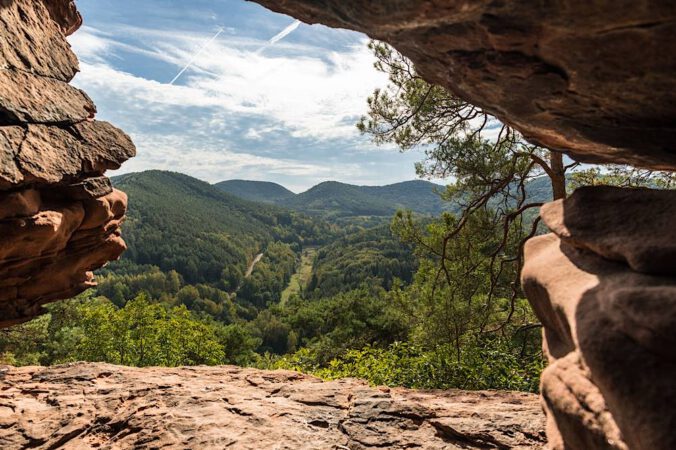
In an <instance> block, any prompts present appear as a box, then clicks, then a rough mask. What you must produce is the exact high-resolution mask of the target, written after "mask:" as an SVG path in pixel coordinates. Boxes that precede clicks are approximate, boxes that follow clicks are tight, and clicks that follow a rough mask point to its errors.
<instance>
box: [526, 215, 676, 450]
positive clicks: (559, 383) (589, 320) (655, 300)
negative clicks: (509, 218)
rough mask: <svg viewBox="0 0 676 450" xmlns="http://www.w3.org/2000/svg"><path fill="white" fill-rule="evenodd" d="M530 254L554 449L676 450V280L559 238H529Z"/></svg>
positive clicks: (530, 285) (530, 287)
mask: <svg viewBox="0 0 676 450" xmlns="http://www.w3.org/2000/svg"><path fill="white" fill-rule="evenodd" d="M618 206H621V205H618ZM603 225H604V224H603V223H599V226H600V227H603ZM610 232H612V231H610ZM525 257H526V264H525V266H524V268H523V272H522V280H523V286H524V290H525V291H526V294H527V296H528V299H529V300H530V302H531V304H532V305H533V307H534V309H535V312H536V314H537V315H538V318H539V319H540V321H541V322H542V324H543V326H544V336H545V340H546V349H547V353H548V355H549V359H550V367H548V368H547V369H546V371H545V373H544V374H543V377H542V394H543V398H544V399H545V406H546V409H547V412H548V416H549V422H548V436H549V437H550V439H551V441H552V445H553V446H554V448H561V449H563V448H585V449H597V448H600V449H605V448H612V449H624V448H630V449H646V450H647V449H671V448H676V412H675V411H674V408H673V405H674V404H676V383H674V374H675V373H676V372H675V370H674V361H676V335H675V334H674V332H673V325H674V323H676V279H675V278H673V277H658V276H651V275H646V274H641V273H638V272H635V271H633V270H631V269H630V268H629V267H628V266H627V265H625V264H622V263H619V262H614V261H609V260H607V259H605V258H603V257H602V256H599V255H596V254H594V253H591V252H590V251H588V250H587V249H578V248H575V247H573V246H571V245H569V244H568V243H566V242H565V241H561V239H559V238H558V237H557V236H556V235H554V234H549V235H546V236H540V237H537V238H534V239H531V240H530V241H529V242H528V244H527V245H526V255H525ZM557 436H560V438H557ZM556 442H559V444H556V445H555V443H556ZM561 442H565V445H564V444H562V443H561ZM566 446H568V447H566Z"/></svg>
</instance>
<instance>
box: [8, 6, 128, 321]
mask: <svg viewBox="0 0 676 450" xmlns="http://www.w3.org/2000/svg"><path fill="white" fill-rule="evenodd" d="M81 23H82V19H81V17H80V15H79V13H78V12H77V9H76V8H75V4H74V3H73V2H72V1H69V0H41V1H36V0H0V327H4V326H8V325H11V324H14V323H18V322H22V321H25V320H28V319H30V318H32V317H34V316H35V315H37V314H39V313H41V312H42V308H41V305H43V304H44V303H47V302H50V301H54V300H58V299H63V298H68V297H72V296H74V295H76V294H78V293H80V292H81V291H83V290H85V289H86V288H88V287H90V286H92V285H93V284H94V282H93V275H92V273H91V271H92V270H94V269H97V268H99V267H101V266H102V265H104V264H105V263H106V262H108V261H110V260H112V259H116V258H118V257H119V256H120V254H121V253H122V251H124V249H125V245H124V241H123V240H122V239H121V237H120V228H119V226H120V224H121V223H122V221H123V220H124V213H125V210H126V204H127V198H126V196H125V195H124V193H122V192H119V191H116V190H114V189H113V188H112V186H111V184H110V180H108V179H107V178H106V177H105V176H104V175H103V174H104V172H105V171H106V170H107V169H116V168H119V167H120V165H121V164H122V162H124V161H126V160H127V159H128V158H130V157H132V156H134V154H135V148H134V145H133V143H132V142H131V139H129V137H128V136H127V135H126V134H124V133H123V132H122V131H120V130H118V129H117V128H115V127H114V126H112V125H110V124H108V123H106V122H100V121H96V120H94V115H95V113H96V107H95V106H94V104H93V103H92V101H91V99H90V98H89V97H88V96H87V94H85V93H84V92H82V91H80V90H79V89H76V88H74V87H73V86H71V85H70V84H69V82H70V80H71V79H72V78H73V76H74V75H75V74H76V73H77V71H78V62H77V58H76V57H75V55H74V54H73V52H72V51H71V49H70V46H69V45H68V42H67V41H66V35H67V34H69V33H72V32H74V31H75V30H77V28H78V27H79V26H80V24H81Z"/></svg>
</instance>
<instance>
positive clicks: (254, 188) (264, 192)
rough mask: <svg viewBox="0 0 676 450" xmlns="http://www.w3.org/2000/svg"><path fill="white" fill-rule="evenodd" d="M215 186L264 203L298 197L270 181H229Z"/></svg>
mask: <svg viewBox="0 0 676 450" xmlns="http://www.w3.org/2000/svg"><path fill="white" fill-rule="evenodd" d="M214 186H216V187H217V188H219V189H221V190H222V191H224V192H227V193H229V194H232V195H235V196H237V197H240V198H243V199H245V200H251V201H254V202H262V203H279V202H283V201H285V200H289V199H291V198H293V197H294V196H295V195H296V194H294V193H293V192H291V191H290V190H288V189H287V188H285V187H284V186H282V185H280V184H277V183H271V182H269V181H249V180H228V181H221V182H220V183H216V184H215V185H214Z"/></svg>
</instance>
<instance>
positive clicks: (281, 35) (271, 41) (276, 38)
mask: <svg viewBox="0 0 676 450" xmlns="http://www.w3.org/2000/svg"><path fill="white" fill-rule="evenodd" d="M301 23H302V22H301V21H300V20H294V21H293V22H292V23H291V25H289V26H288V27H286V28H284V29H283V30H282V31H280V32H279V33H277V34H275V35H274V36H272V37H271V38H270V39H269V40H268V42H267V43H266V44H265V45H264V46H262V47H261V48H259V49H258V50H257V51H256V54H259V53H261V52H262V51H263V50H265V49H266V48H268V47H270V46H271V45H275V44H276V43H277V42H279V41H281V40H282V39H284V38H285V37H287V36H288V35H290V34H291V33H293V32H294V31H296V28H298V27H299V26H300V24H301Z"/></svg>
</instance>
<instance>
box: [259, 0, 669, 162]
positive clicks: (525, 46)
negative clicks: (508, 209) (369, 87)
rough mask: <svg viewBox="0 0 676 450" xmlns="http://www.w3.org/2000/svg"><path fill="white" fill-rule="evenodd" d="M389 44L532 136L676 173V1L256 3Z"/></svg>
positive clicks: (587, 155) (578, 154) (588, 156)
mask: <svg viewBox="0 0 676 450" xmlns="http://www.w3.org/2000/svg"><path fill="white" fill-rule="evenodd" d="M254 1H256V2H257V3H260V4H262V5H263V6H266V7H268V8H270V9H272V10H274V11H278V12H283V13H285V14H290V15H292V16H294V17H297V18H298V19H301V20H303V21H304V22H307V23H323V24H325V25H329V26H332V27H340V28H348V29H353V30H358V31H362V32H365V33H366V34H368V35H370V36H372V37H374V38H377V39H380V40H384V41H387V42H389V43H391V44H392V45H394V46H395V47H396V48H397V49H399V50H400V51H401V52H402V53H403V54H405V55H406V56H408V57H409V58H411V59H412V60H413V62H414V63H415V64H416V68H417V69H418V70H419V71H420V72H421V74H422V75H423V76H424V77H425V78H426V79H427V80H429V81H432V82H435V83H437V84H440V85H442V86H445V87H447V88H450V89H451V90H453V91H454V92H455V93H457V94H458V95H459V96H460V97H462V98H464V99H466V100H468V101H469V102H470V103H472V104H474V105H479V106H481V107H482V108H484V109H485V110H487V111H490V112H491V113H493V114H495V115H496V116H498V117H499V118H500V119H501V120H502V121H503V122H505V123H508V124H510V125H512V126H513V127H515V128H516V129H518V130H520V131H521V132H522V133H523V134H524V135H525V136H526V137H527V138H528V139H529V140H530V141H531V142H534V143H539V144H541V145H543V146H545V147H548V148H551V149H556V150H561V151H566V152H569V153H570V154H571V155H573V156H574V157H575V158H576V159H579V160H584V161H589V162H592V161H594V162H614V163H630V164H634V165H636V166H642V167H652V168H659V169H668V168H672V169H673V168H676V127H675V126H674V124H676V77H674V72H675V71H676V56H675V55H676V48H675V44H674V43H675V42H676V3H675V2H673V1H669V0H661V1H647V0H641V1H609V0H601V1H587V0H563V1H557V2H534V1H530V0H516V1H489V0H471V1H449V2H439V1H437V0H416V1H401V0H386V1H378V2H368V1H363V0H327V1H321V2H320V1H316V0H254Z"/></svg>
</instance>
